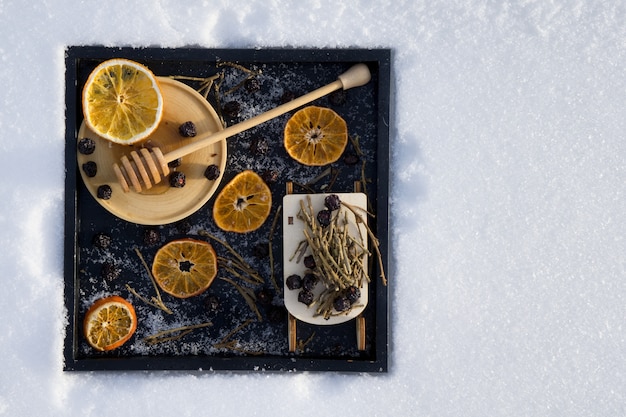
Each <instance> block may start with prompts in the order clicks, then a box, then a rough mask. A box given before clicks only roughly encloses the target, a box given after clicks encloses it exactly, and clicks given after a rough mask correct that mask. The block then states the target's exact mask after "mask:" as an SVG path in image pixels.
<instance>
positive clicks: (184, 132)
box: [178, 120, 198, 138]
mask: <svg viewBox="0 0 626 417" xmlns="http://www.w3.org/2000/svg"><path fill="white" fill-rule="evenodd" d="M178 133H180V135H181V136H182V137H184V138H192V137H194V136H196V135H197V134H198V132H197V131H196V125H195V124H194V123H193V122H192V121H191V120H190V121H187V122H185V123H183V124H181V125H180V126H178Z"/></svg>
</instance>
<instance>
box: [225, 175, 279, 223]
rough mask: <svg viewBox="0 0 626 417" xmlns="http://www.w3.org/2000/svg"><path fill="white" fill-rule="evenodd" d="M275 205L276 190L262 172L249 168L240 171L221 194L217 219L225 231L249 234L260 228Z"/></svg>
mask: <svg viewBox="0 0 626 417" xmlns="http://www.w3.org/2000/svg"><path fill="white" fill-rule="evenodd" d="M271 208H272V193H271V191H270V188H269V187H268V186H267V184H265V181H263V178H261V177H260V176H259V174H257V173H255V172H253V171H250V170H246V171H243V172H240V173H239V174H237V175H236V176H235V177H234V178H233V179H232V180H230V182H229V183H228V184H226V185H225V186H224V188H223V189H222V191H220V193H219V194H218V196H217V198H216V199H215V204H214V205H213V220H215V224H217V226H218V227H219V228H220V229H222V230H225V231H228V232H237V233H246V232H251V231H253V230H256V229H258V228H259V227H261V225H262V224H263V223H264V222H265V220H266V219H267V217H268V216H269V214H270V209H271Z"/></svg>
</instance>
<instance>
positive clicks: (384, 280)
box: [341, 201, 387, 285]
mask: <svg viewBox="0 0 626 417" xmlns="http://www.w3.org/2000/svg"><path fill="white" fill-rule="evenodd" d="M341 205H342V206H344V207H346V208H347V209H348V210H350V211H351V212H352V213H353V214H354V217H355V219H356V221H357V223H362V224H363V225H364V226H365V230H367V234H368V236H369V238H370V240H371V242H372V246H374V251H375V252H376V257H377V258H378V265H379V266H380V279H381V280H382V283H383V285H387V277H386V276H385V268H384V264H383V256H382V254H381V253H380V247H379V246H380V243H379V241H378V238H377V237H376V235H375V234H374V232H372V229H371V228H370V227H369V226H368V225H367V222H366V221H365V219H363V216H361V214H360V213H359V212H357V208H356V207H354V206H352V205H351V204H348V203H346V202H344V201H342V202H341ZM367 214H370V213H367Z"/></svg>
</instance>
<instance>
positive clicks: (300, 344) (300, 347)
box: [296, 332, 315, 352]
mask: <svg viewBox="0 0 626 417" xmlns="http://www.w3.org/2000/svg"><path fill="white" fill-rule="evenodd" d="M314 337H315V332H313V333H311V336H309V337H308V338H307V339H306V340H302V339H300V340H298V343H297V346H296V350H299V351H300V352H303V351H304V348H305V347H306V345H308V344H309V343H311V342H312V341H313V338H314Z"/></svg>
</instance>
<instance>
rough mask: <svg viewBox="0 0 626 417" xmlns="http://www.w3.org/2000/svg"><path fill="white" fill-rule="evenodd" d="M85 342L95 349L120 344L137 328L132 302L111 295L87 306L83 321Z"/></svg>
mask: <svg viewBox="0 0 626 417" xmlns="http://www.w3.org/2000/svg"><path fill="white" fill-rule="evenodd" d="M83 329H84V332H85V337H86V338H87V342H88V343H89V344H90V345H91V346H92V347H93V348H94V349H96V350H100V351H106V350H112V349H115V348H118V347H120V346H122V345H123V344H124V343H126V341H128V339H130V338H131V337H132V335H133V333H135V330H136V329H137V315H136V314H135V309H134V308H133V306H132V304H130V303H129V302H128V301H126V300H125V299H123V298H122V297H119V296H117V295H113V296H110V297H106V298H102V299H100V300H98V301H96V302H95V303H93V305H92V306H91V307H90V308H89V310H88V311H87V314H86V315H85V320H84V322H83Z"/></svg>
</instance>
